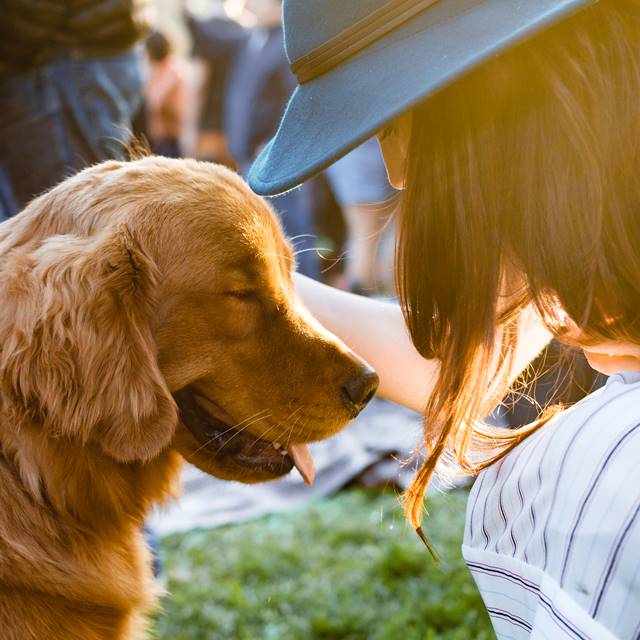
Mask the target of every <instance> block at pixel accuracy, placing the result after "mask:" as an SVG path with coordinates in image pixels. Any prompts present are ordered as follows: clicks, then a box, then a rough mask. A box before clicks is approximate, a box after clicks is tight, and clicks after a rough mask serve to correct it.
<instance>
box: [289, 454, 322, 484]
mask: <svg viewBox="0 0 640 640" xmlns="http://www.w3.org/2000/svg"><path fill="white" fill-rule="evenodd" d="M287 451H288V452H289V455H290V456H291V459H292V460H293V464H294V465H295V466H296V469H297V470H298V471H299V472H300V475H301V476H302V479H303V480H304V481H305V482H306V483H307V484H308V485H311V484H313V480H314V479H315V477H316V465H315V464H314V462H313V457H312V455H311V452H310V451H309V447H307V445H306V444H290V445H289V447H288V449H287Z"/></svg>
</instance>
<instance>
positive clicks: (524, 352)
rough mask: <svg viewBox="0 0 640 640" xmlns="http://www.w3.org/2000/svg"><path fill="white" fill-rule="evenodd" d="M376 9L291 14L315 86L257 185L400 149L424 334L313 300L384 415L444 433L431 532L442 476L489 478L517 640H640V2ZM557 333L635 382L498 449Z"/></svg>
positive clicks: (494, 581) (473, 525) (474, 502)
mask: <svg viewBox="0 0 640 640" xmlns="http://www.w3.org/2000/svg"><path fill="white" fill-rule="evenodd" d="M362 4H363V5H366V6H364V7H361V12H360V14H359V15H357V16H354V15H346V13H347V12H346V11H345V10H344V8H342V10H340V4H339V2H338V0H331V1H328V0H327V1H325V2H320V1H318V2H315V3H313V4H311V3H308V2H303V0H290V1H289V3H288V4H286V3H285V32H286V33H287V47H288V53H289V57H290V59H291V60H293V64H292V68H293V69H294V71H295V72H296V73H297V75H298V79H299V81H300V83H301V84H300V87H299V88H298V89H297V91H296V93H295V94H294V95H293V97H292V100H291V101H290V103H289V106H288V108H287V111H286V113H285V115H284V117H283V121H282V123H281V126H280V129H279V131H278V134H277V135H276V137H275V138H274V139H273V140H272V142H271V143H270V145H268V146H267V148H266V149H265V150H264V151H263V153H262V155H261V156H260V157H259V158H258V160H257V162H256V164H255V165H254V167H253V170H252V174H251V176H250V181H251V183H252V186H253V187H254V189H256V190H257V191H259V192H261V193H264V194H271V193H275V192H277V191H279V190H283V189H287V188H290V187H292V186H294V185H295V184H296V183H297V182H299V181H300V180H303V179H305V178H306V177H308V176H309V175H312V174H313V173H314V172H315V171H317V170H320V169H321V168H323V167H324V166H325V165H326V164H327V163H329V162H331V161H333V160H334V159H335V158H336V157H339V156H340V155H341V154H342V153H344V152H345V151H347V150H348V149H349V148H351V147H352V146H353V145H354V144H357V143H358V142H359V141H360V138H361V137H363V136H366V135H367V134H370V133H373V132H374V131H379V134H378V135H379V139H380V142H381V146H382V150H383V154H384V158H385V162H386V165H387V169H388V172H389V176H390V178H391V181H392V183H393V184H394V185H395V186H396V187H398V188H402V187H403V188H404V191H403V195H402V212H401V216H400V220H399V224H400V234H399V240H398V246H397V271H398V291H399V295H400V300H401V308H402V313H403V315H404V319H405V321H406V327H407V328H408V335H407V332H406V330H405V327H404V325H403V323H402V320H401V315H400V311H399V310H398V309H396V308H395V307H393V306H391V305H382V304H380V303H376V302H372V301H365V300H361V299H359V298H357V297H355V296H349V295H348V294H340V293H337V292H334V291H332V290H330V289H327V288H323V287H321V286H320V285H317V284H315V283H311V282H308V281H306V280H303V279H298V287H299V291H300V293H301V295H302V297H303V299H304V300H305V302H306V303H307V304H308V305H309V307H310V308H311V310H312V311H313V312H314V314H315V315H316V316H317V317H318V318H319V319H320V320H321V321H322V322H323V323H324V324H325V325H326V326H327V327H328V328H329V329H331V330H332V331H334V332H335V333H337V334H338V335H339V336H340V337H341V338H343V339H344V340H345V341H346V342H347V343H348V344H350V345H351V346H352V348H353V349H354V350H355V351H357V352H358V353H360V354H361V355H362V356H363V357H365V358H366V359H368V360H369V362H370V363H371V364H373V365H374V366H375V367H376V368H377V369H378V372H379V374H380V378H381V391H382V393H383V394H384V395H386V396H387V397H389V398H391V399H394V400H396V401H399V402H402V403H403V404H406V405H408V406H411V407H414V408H417V409H421V410H424V413H425V447H426V451H427V458H426V462H425V463H424V464H423V466H422V467H421V468H420V469H419V471H418V473H417V475H416V478H415V480H414V483H413V486H412V487H411V489H410V490H409V491H408V493H407V495H406V506H405V508H406V512H407V515H408V517H409V519H410V521H411V522H412V523H413V524H414V525H415V526H416V527H418V526H419V524H420V519H421V513H422V498H423V495H424V491H425V489H426V486H427V485H428V483H429V480H430V479H431V477H432V475H433V473H434V470H435V468H436V465H438V464H440V465H448V466H449V467H454V468H455V469H457V470H462V471H463V472H467V473H475V472H478V471H479V470H481V469H484V471H483V472H482V473H481V475H480V477H479V479H478V481H477V482H476V484H475V486H474V490H473V492H472V495H471V498H470V502H469V508H468V513H467V530H466V533H465V544H464V547H463V551H464V555H465V558H466V560H467V563H468V564H469V566H470V568H471V569H472V571H473V574H474V577H475V579H476V581H477V583H478V586H479V588H480V590H481V593H482V595H483V598H484V600H485V603H486V605H487V608H488V611H489V614H490V615H491V618H492V621H493V624H494V628H495V629H496V632H497V634H498V636H499V637H500V638H521V637H532V638H554V639H555V638H565V637H566V638H613V637H624V638H637V637H639V634H640V612H638V611H637V607H635V608H634V607H632V606H629V605H630V604H631V603H632V602H635V603H637V602H638V599H639V598H640V553H639V552H638V549H639V548H640V544H639V543H640V492H639V491H638V488H637V487H638V486H640V484H639V483H640V472H639V471H638V469H637V468H638V465H637V460H638V455H639V454H640V315H639V314H638V312H637V309H638V307H639V305H640V253H639V252H638V246H639V242H640V216H639V215H638V208H639V206H640V180H639V179H638V159H639V156H640V152H639V149H640V118H638V114H637V105H638V103H639V99H640V2H639V1H638V0H600V1H597V0H591V1H590V0H528V2H526V3H521V2H513V3H510V2H505V1H503V0H484V1H479V0H440V1H435V0H424V1H420V0H413V1H408V0H392V1H391V2H386V3H384V2H381V1H379V0H378V1H376V0H367V1H366V2H363V3H362ZM350 12H351V14H353V13H357V11H356V10H355V9H354V8H351V9H350ZM319 13H322V15H323V16H324V19H321V16H320V15H319ZM354 97H357V99H354ZM536 316H537V317H539V318H540V319H542V321H543V324H544V325H545V327H546V328H547V329H548V331H549V332H550V333H551V334H552V335H554V336H555V337H557V338H559V339H561V340H563V341H564V342H566V343H568V344H570V345H573V346H578V347H581V348H582V349H583V350H584V352H585V354H586V356H587V359H588V360H589V362H590V364H591V365H592V366H593V367H594V368H596V369H598V370H599V371H601V372H603V373H605V374H615V375H613V376H612V377H611V378H610V379H609V381H608V383H607V385H606V386H605V388H604V389H601V390H600V391H598V392H595V393H594V394H591V395H590V396H589V397H587V398H586V399H585V400H584V401H582V402H580V403H579V404H578V405H576V406H575V407H573V408H571V409H569V410H567V411H564V412H561V413H557V414H556V415H555V416H553V417H550V416H546V417H544V418H543V419H541V420H539V421H538V422H536V423H534V424H532V425H529V426H527V427H525V428H523V429H520V430H515V431H500V430H497V429H491V428H489V427H487V426H484V425H482V424H481V422H480V420H481V418H482V416H483V415H486V414H487V412H488V410H489V408H490V407H491V406H492V405H494V404H495V403H496V402H497V401H498V400H499V399H500V397H501V396H502V394H503V393H504V390H505V388H506V385H508V383H509V381H511V380H512V379H513V378H514V376H515V375H516V374H517V372H518V371H520V370H521V368H522V366H523V365H524V364H525V363H526V362H528V361H529V359H530V358H531V357H532V356H533V355H535V353H537V351H538V350H539V349H540V347H541V345H542V344H543V343H544V341H545V339H546V338H545V337H544V331H543V332H540V331H539V330H538V329H536V322H535V320H532V318H535V317H536ZM365 329H366V330H365ZM541 333H542V337H541ZM409 336H410V337H409Z"/></svg>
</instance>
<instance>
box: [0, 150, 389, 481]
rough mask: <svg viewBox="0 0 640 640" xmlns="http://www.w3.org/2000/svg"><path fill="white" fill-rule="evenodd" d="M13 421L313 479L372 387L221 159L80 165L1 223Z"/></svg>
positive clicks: (135, 454) (4, 381) (1, 327)
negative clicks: (310, 303) (314, 308)
mask: <svg viewBox="0 0 640 640" xmlns="http://www.w3.org/2000/svg"><path fill="white" fill-rule="evenodd" d="M0 252H1V254H2V256H3V257H2V258H1V259H0V300H1V301H2V304H3V307H4V308H3V314H2V318H1V319H0V336H2V340H3V349H2V354H1V355H0V384H1V385H2V392H3V399H4V406H5V410H7V411H11V412H12V413H13V414H14V416H16V417H20V416H27V417H28V418H29V421H30V423H31V424H37V425H40V427H39V428H43V427H44V428H45V429H46V430H47V436H48V437H55V436H58V437H66V438H74V439H81V440H82V441H84V442H87V443H90V444H91V445H92V446H99V447H101V448H102V450H103V451H104V453H105V454H106V455H109V456H111V457H112V458H114V459H116V460H118V461H120V462H134V461H146V460H150V459H152V458H154V457H155V456H157V455H158V454H159V453H160V452H161V451H163V450H165V449H167V448H168V447H171V446H173V447H175V448H177V449H178V450H179V451H180V453H181V454H182V455H183V456H184V457H185V458H186V459H187V460H188V461H190V462H192V463H193V464H196V465H197V466H199V467H200V468H202V469H203V470H205V471H207V472H209V473H211V474H213V475H216V476H218V477H221V478H224V479H237V480H243V481H245V482H256V481H261V480H267V479H271V478H274V477H277V476H279V475H282V474H284V473H287V472H288V471H290V469H291V468H292V466H293V465H294V464H295V465H296V466H298V468H299V469H300V470H301V472H302V473H303V475H305V476H309V475H310V473H311V471H310V468H309V464H308V460H307V459H306V456H307V452H306V449H305V447H304V446H303V445H304V444H305V443H307V442H311V441H315V440H320V439H322V438H325V437H327V436H329V435H331V434H333V433H335V432H336V431H337V430H339V429H340V428H341V427H343V426H344V425H345V424H346V423H347V422H348V421H349V420H350V419H351V418H353V417H354V416H355V415H356V414H357V413H358V412H359V411H360V410H361V409H362V407H363V406H364V405H365V404H366V402H367V401H368V400H369V398H370V397H371V396H372V394H373V393H374V391H375V388H376V386H377V377H376V376H375V374H374V373H373V372H372V371H371V369H370V368H368V367H367V366H366V364H365V363H363V362H362V361H361V360H360V359H358V358H357V357H356V356H355V355H354V354H353V353H351V352H350V351H349V350H348V349H347V348H346V347H345V346H344V345H343V344H342V343H340V342H339V341H338V340H337V339H336V338H335V337H334V336H333V335H331V334H329V333H328V332H327V331H325V330H324V329H323V328H322V327H320V326H319V325H318V323H317V322H315V321H314V320H313V318H312V317H311V316H310V315H309V313H308V312H307V311H306V310H305V309H304V307H303V306H302V305H301V303H300V301H299V300H298V298H297V297H296V294H295V291H294V288H293V282H292V277H291V274H292V270H293V269H294V258H293V255H292V252H291V248H290V246H289V245H288V243H287V242H286V240H285V239H284V238H283V235H282V233H281V230H280V227H279V224H278V221H277V219H276V217H275V216H274V214H273V212H272V211H271V209H270V208H269V206H268V205H267V204H266V203H265V202H264V201H263V200H262V199H260V198H258V197H257V196H255V195H254V194H252V193H251V192H250V191H249V190H248V188H247V187H246V186H245V185H244V183H243V182H242V181H241V180H240V178H238V177H237V176H236V175H235V174H233V173H231V172H229V171H227V170H225V169H223V168H221V167H218V166H216V165H211V164H205V163H196V162H193V161H184V160H167V159H163V158H146V159H143V160H139V161H136V162H132V163H116V162H111V163H105V164H103V165H98V166H96V167H93V168H91V169H88V170H85V171H83V172H82V173H80V174H78V175H77V176H75V177H73V178H71V179H69V180H67V181H65V182H64V183H62V184H60V185H59V186H58V187H56V188H55V189H53V190H52V191H50V192H48V193H47V194H44V195H43V196H41V197H40V198H38V199H36V200H34V201H33V202H32V203H31V204H30V205H29V206H28V207H27V208H26V209H25V211H24V212H23V213H22V214H20V215H19V216H18V217H16V218H15V219H13V220H11V221H9V222H7V223H5V224H3V225H0Z"/></svg>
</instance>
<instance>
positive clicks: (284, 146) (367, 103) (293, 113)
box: [248, 0, 597, 196]
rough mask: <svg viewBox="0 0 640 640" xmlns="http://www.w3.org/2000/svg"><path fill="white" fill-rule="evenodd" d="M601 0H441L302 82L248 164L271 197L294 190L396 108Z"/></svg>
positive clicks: (258, 186)
mask: <svg viewBox="0 0 640 640" xmlns="http://www.w3.org/2000/svg"><path fill="white" fill-rule="evenodd" d="M596 1H597V0H527V1H524V2H520V1H518V2H514V0H486V1H484V2H478V1H477V0H447V1H445V2H438V3H436V4H435V5H433V7H432V8H431V9H429V10H428V11H426V12H425V13H424V14H422V15H421V16H420V17H418V18H415V19H414V20H412V21H411V22H410V23H408V24H406V25H405V26H403V27H402V28H400V29H398V30H396V31H394V32H393V33H392V34H390V35H389V36H387V37H386V38H384V39H382V40H379V41H378V42H376V43H375V44H373V45H371V46H370V47H368V48H367V49H365V50H364V51H362V52H360V53H359V54H358V55H357V56H355V57H353V58H351V59H350V60H349V61H348V62H346V63H344V64H343V65H341V66H339V67H337V68H336V69H334V70H332V71H331V72H329V73H326V74H324V75H322V76H320V77H318V78H316V79H315V80H313V81H311V82H308V83H306V84H303V85H300V86H298V87H297V88H296V90H295V91H294V93H293V95H292V96H291V98H290V100H289V103H288V104H287V107H286V110H285V112H284V115H283V117H282V120H281V122H280V126H279V128H278V131H277V133H276V135H275V136H274V137H273V138H272V140H271V141H270V142H269V143H268V144H267V145H266V146H265V147H264V148H263V149H262V151H261V153H260V154H259V155H258V157H257V158H256V160H255V162H254V163H253V166H252V167H251V170H250V171H249V176H248V181H249V185H250V186H251V188H252V189H253V190H254V191H255V192H256V193H258V194H261V195H265V196H272V195H277V194H279V193H283V192H285V191H288V190H290V189H292V188H293V187H295V186H297V185H299V184H300V183H302V182H304V181H305V180H306V179H308V178H310V177H311V176H313V175H314V174H316V173H318V172H320V171H322V170H323V169H325V168H326V167H327V166H329V165H330V164H332V163H333V162H335V161H336V160H338V159H339V158H341V157H342V156H344V155H345V154H346V153H348V152H349V151H351V150H352V149H354V148H355V147H357V146H358V145H359V144H361V143H362V142H363V141H364V140H366V139H367V138H369V137H371V136H372V135H373V134H374V133H376V132H377V131H379V130H380V129H382V128H383V127H384V126H385V125H386V123H388V122H389V121H390V120H391V119H393V118H394V117H396V116H397V115H398V114H400V113H402V112H404V111H406V110H407V109H409V108H411V107H412V106H413V105H415V104H416V103H417V102H419V101H421V100H423V99H424V98H426V97H428V96H429V95H431V94H433V93H435V92H436V91H438V90H439V89H441V88H443V87H445V86H446V85H448V84H450V83H451V82H453V81H454V80H456V79H457V78H459V77H460V76H462V75H464V74H465V73H467V72H469V71H470V70H472V69H473V68H475V67H477V66H478V65H480V64H481V63H483V62H484V61H486V60H487V59H489V58H491V57H493V56H495V55H497V54H499V53H500V52H502V51H504V50H505V49H506V48H508V47H511V46H513V45H514V44H516V43H517V42H520V41H521V40H523V39H524V38H526V37H529V36H531V35H533V34H534V33H537V32H538V31H540V30H542V29H543V28H545V27H548V26H550V25H552V24H554V23H556V22H558V21H560V20H561V19H562V18H564V17H566V16H568V15H570V14H571V13H573V12H575V11H577V10H578V9H580V8H582V7H585V6H587V5H589V4H593V3H594V2H596Z"/></svg>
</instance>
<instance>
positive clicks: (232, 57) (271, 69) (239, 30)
mask: <svg viewBox="0 0 640 640" xmlns="http://www.w3.org/2000/svg"><path fill="white" fill-rule="evenodd" d="M244 9H245V10H246V12H248V13H249V14H250V15H251V16H252V17H253V20H254V25H253V26H252V27H246V26H243V25H240V24H239V23H236V24H237V27H230V26H229V25H228V24H225V23H224V18H222V19H221V17H220V16H219V15H218V16H214V17H213V18H212V19H209V20H202V19H198V18H196V17H195V16H193V15H189V14H188V13H187V17H186V20H187V24H188V26H189V29H190V32H191V36H192V38H193V41H194V43H196V45H197V48H196V49H195V51H196V52H197V53H198V55H199V57H201V58H203V57H206V58H207V59H208V60H210V64H211V68H212V69H215V68H216V61H218V62H222V65H223V67H222V68H223V70H222V74H224V91H223V95H222V97H223V99H222V112H221V125H222V131H223V134H224V141H225V145H226V148H228V151H229V154H230V155H231V158H232V159H233V162H234V163H235V165H236V167H237V170H238V172H239V173H240V174H241V175H243V176H244V175H246V172H247V171H248V170H249V167H250V166H251V163H252V162H253V160H254V158H255V157H256V155H257V154H258V153H259V152H260V150H261V149H262V147H263V146H264V145H265V143H266V142H267V141H268V140H269V139H270V138H271V136H272V135H273V134H274V133H275V131H276V128H277V126H278V120H279V117H280V113H281V112H282V110H283V108H284V106H285V104H286V102H287V100H288V99H289V96H290V95H291V92H292V91H293V89H294V87H295V78H294V76H293V74H292V73H291V70H290V69H289V61H288V60H287V57H286V54H285V50H284V44H283V34H282V22H281V12H282V7H281V3H280V1H279V0H247V2H246V3H245V4H244ZM214 77H215V76H214ZM209 104H211V103H209ZM206 105H207V102H206V101H205V102H204V106H205V108H206ZM214 105H215V103H214ZM313 194H314V190H313V188H312V187H311V186H310V185H303V186H302V187H300V188H297V189H294V190H292V191H289V192H288V193H286V194H283V195H281V196H278V197H276V198H271V199H270V202H271V204H272V205H273V207H274V208H275V209H276V211H278V213H279V215H280V219H281V220H282V223H283V226H284V229H285V231H286V233H287V235H288V236H289V238H291V240H292V243H293V245H294V249H295V251H296V253H297V260H298V268H299V271H301V272H302V273H304V274H305V275H308V276H311V277H313V278H316V279H318V278H319V277H320V259H319V255H318V252H317V246H318V240H317V233H316V227H315V216H314V203H313V197H314V196H313Z"/></svg>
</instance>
